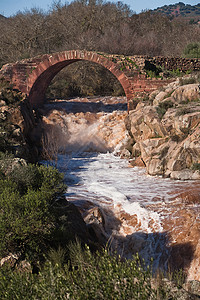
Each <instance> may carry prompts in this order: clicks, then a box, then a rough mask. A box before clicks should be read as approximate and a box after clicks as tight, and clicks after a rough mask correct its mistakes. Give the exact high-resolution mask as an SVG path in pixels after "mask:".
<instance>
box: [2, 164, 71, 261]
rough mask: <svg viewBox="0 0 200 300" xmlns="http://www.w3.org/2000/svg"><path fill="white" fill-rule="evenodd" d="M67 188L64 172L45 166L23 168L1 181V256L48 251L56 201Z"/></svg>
mask: <svg viewBox="0 0 200 300" xmlns="http://www.w3.org/2000/svg"><path fill="white" fill-rule="evenodd" d="M29 172H30V174H28V173H29ZM65 189H66V186H65V185H64V184H63V175H62V174H60V173H59V172H58V171H57V170H56V169H54V168H52V167H45V166H33V165H30V166H27V167H20V168H17V170H14V172H13V173H12V174H11V176H10V178H3V179H1V180H0V228H1V231H0V256H4V255H7V254H8V253H9V252H12V253H13V252H20V253H21V254H26V256H28V257H29V259H34V257H35V256H37V255H40V254H42V253H44V252H45V249H46V241H48V240H49V239H50V238H51V234H52V231H53V230H54V224H55V216H54V213H53V210H52V205H53V201H54V200H55V199H56V198H57V197H58V196H59V195H61V194H62V193H63V191H64V190H65Z"/></svg>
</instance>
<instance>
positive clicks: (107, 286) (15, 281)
mask: <svg viewBox="0 0 200 300" xmlns="http://www.w3.org/2000/svg"><path fill="white" fill-rule="evenodd" d="M74 251H75V252H76V253H77V256H76V261H75V262H72V266H71V267H69V265H66V266H65V267H64V268H60V266H59V265H58V264H56V265H53V264H52V263H50V262H47V263H46V266H45V268H44V269H43V270H42V271H41V272H40V273H39V275H32V274H30V273H19V272H15V273H12V272H10V271H9V270H5V269H1V271H0V297H1V299H26V298H28V297H30V295H31V297H32V299H76V300H78V299H83V300H84V299H144V300H146V299H149V297H150V296H152V297H153V296H154V298H152V299H155V291H154V290H153V289H152V288H151V282H150V281H151V272H150V270H149V269H147V270H144V268H143V267H142V265H141V263H140V261H139V259H138V257H135V259H134V260H129V261H128V260H125V261H123V262H122V261H121V260H120V258H119V257H116V256H111V255H110V254H109V253H108V252H107V251H106V250H105V251H102V252H101V253H97V254H96V255H92V254H91V252H90V251H89V249H87V248H86V249H85V250H82V249H81V247H80V245H79V246H77V245H75V246H74Z"/></svg>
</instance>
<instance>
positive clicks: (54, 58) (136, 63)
mask: <svg viewBox="0 0 200 300" xmlns="http://www.w3.org/2000/svg"><path fill="white" fill-rule="evenodd" d="M81 60H86V61H90V62H93V63H97V64H100V65H102V66H103V67H105V68H106V69H108V70H109V71H110V72H111V73H113V74H114V75H115V76H116V78H117V79H118V80H119V82H120V83H121V85H122V87H123V89H124V92H125V94H126V97H127V102H128V110H129V109H131V104H132V103H133V99H134V97H135V96H136V94H137V93H140V92H149V91H152V90H154V89H156V88H158V87H159V86H162V85H164V84H166V82H167V81H165V80H157V79H154V80H149V79H147V78H146V75H145V74H142V73H141V63H142V61H143V64H144V60H141V59H140V60H138V59H136V57H127V56H121V55H110V54H104V53H97V52H90V51H81V50H71V51H63V52H59V53H53V54H45V55H41V56H37V57H34V58H30V59H26V60H22V61H18V62H16V63H11V64H6V65H4V66H3V67H2V69H1V70H0V75H3V76H4V77H5V78H6V79H7V80H8V81H9V82H11V83H12V84H13V87H14V88H17V89H19V90H20V91H22V92H24V93H26V94H27V96H28V99H29V101H30V103H31V105H32V107H33V108H37V107H39V106H41V105H42V104H43V103H44V101H45V92H46V89H47V87H48V86H49V84H50V82H51V80H52V79H53V78H54V76H55V75H56V74H57V73H58V72H60V71H61V70H62V69H63V68H64V67H67V66H68V65H70V64H72V63H74V62H77V61H81Z"/></svg>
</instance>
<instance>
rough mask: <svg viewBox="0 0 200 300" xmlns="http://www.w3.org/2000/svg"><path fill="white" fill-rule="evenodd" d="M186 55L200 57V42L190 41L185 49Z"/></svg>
mask: <svg viewBox="0 0 200 300" xmlns="http://www.w3.org/2000/svg"><path fill="white" fill-rule="evenodd" d="M184 56H185V57H187V58H199V57H200V43H190V44H188V45H187V46H186V47H185V49H184Z"/></svg>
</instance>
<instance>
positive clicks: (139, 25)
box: [0, 0, 200, 65]
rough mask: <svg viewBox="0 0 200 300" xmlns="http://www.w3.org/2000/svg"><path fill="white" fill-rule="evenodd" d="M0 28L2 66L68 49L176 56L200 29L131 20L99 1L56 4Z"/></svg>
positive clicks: (140, 17)
mask: <svg viewBox="0 0 200 300" xmlns="http://www.w3.org/2000/svg"><path fill="white" fill-rule="evenodd" d="M184 7H185V6H184ZM198 7H199V6H198V5H197V6H196V9H197V8H198ZM198 9H199V8H198ZM158 11H159V10H158ZM0 26H1V32H0V64H1V65H3V64H5V63H8V62H14V61H17V60H20V59H23V58H29V57H33V56H36V55H40V54H44V53H52V52H57V51H62V50H71V49H86V50H91V51H102V52H106V53H116V54H124V55H134V54H139V55H140V54H141V55H144V54H147V55H153V56H155V55H169V56H177V55H179V56H180V55H182V54H183V52H184V48H185V47H186V46H187V44H189V43H194V42H196V43H197V42H199V41H200V27H199V26H198V25H196V24H191V22H189V21H188V20H187V19H185V18H178V19H177V18H173V19H172V18H171V17H168V16H167V15H163V14H160V13H156V15H155V13H154V14H152V12H151V11H147V12H142V13H140V14H135V13H133V12H132V11H131V10H130V8H129V7H128V6H127V5H125V4H123V3H122V2H117V3H112V2H105V1H102V0H94V1H88V0H78V1H73V2H71V3H70V4H67V3H66V4H65V5H62V4H61V3H60V2H57V3H56V2H54V4H53V5H52V7H51V9H50V10H49V11H48V12H47V13H44V12H43V11H42V10H40V9H31V10H29V11H28V10H27V11H24V12H19V13H17V14H16V15H14V16H12V17H10V18H0Z"/></svg>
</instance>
